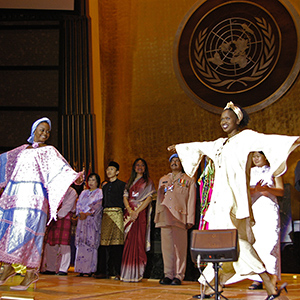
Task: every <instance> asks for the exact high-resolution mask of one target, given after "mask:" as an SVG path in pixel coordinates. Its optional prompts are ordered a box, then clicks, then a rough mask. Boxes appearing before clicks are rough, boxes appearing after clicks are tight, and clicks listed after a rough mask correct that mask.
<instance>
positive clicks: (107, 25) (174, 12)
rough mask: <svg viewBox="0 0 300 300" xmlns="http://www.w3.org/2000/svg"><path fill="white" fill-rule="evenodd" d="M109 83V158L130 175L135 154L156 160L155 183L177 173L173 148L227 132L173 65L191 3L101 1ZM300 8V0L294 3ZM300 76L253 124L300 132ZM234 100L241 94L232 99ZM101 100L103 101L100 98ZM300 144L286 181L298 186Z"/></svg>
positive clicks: (298, 196) (297, 211) (295, 201)
mask: <svg viewBox="0 0 300 300" xmlns="http://www.w3.org/2000/svg"><path fill="white" fill-rule="evenodd" d="M98 3H99V20H100V21H99V41H100V55H101V56H100V59H101V62H100V63H101V73H102V78H101V83H102V85H101V86H102V97H103V105H104V107H105V110H104V115H105V131H104V134H105V139H104V143H105V151H104V153H105V162H104V164H105V165H106V164H107V163H108V161H109V160H110V159H114V160H116V161H118V162H119V163H120V166H121V168H120V178H121V179H123V180H127V179H128V178H129V175H130V170H131V165H132V163H133V161H134V160H135V158H137V157H139V156H141V157H143V158H144V159H146V161H147V162H148V164H149V169H150V175H151V177H152V178H153V180H154V182H155V184H156V185H157V184H158V180H159V178H160V177H161V176H162V175H164V174H166V173H167V172H169V164H168V157H169V153H168V152H167V151H166V147H167V146H168V145H170V144H173V143H179V142H189V141H197V140H211V139H215V138H218V137H219V136H221V135H222V134H223V133H222V130H221V129H220V126H219V115H216V114H213V113H210V112H208V111H206V110H204V109H202V108H201V107H199V106H198V105H197V104H195V103H194V102H193V101H192V100H191V99H189V97H188V96H187V95H186V94H185V93H184V92H183V90H182V89H181V88H180V86H179V84H178V82H177V79H176V77H175V74H174V69H173V62H172V61H173V57H172V56H173V42H174V38H175V34H176V31H177V28H178V26H179V24H180V22H181V20H182V19H183V17H184V15H185V14H186V12H187V11H188V10H189V9H190V8H191V7H192V5H193V4H194V3H195V1H194V0H185V1H173V0H166V1H159V0H151V1H138V0H134V1H122V0H103V1H99V2H98ZM293 4H294V5H295V6H296V8H297V10H298V11H299V8H300V4H299V3H298V2H297V1H293ZM299 89H300V81H299V78H298V79H297V80H296V82H295V83H294V84H293V86H292V87H291V88H290V90H289V91H288V92H287V93H286V94H285V95H284V96H283V97H282V98H281V99H280V100H278V101H277V102H276V103H274V104H273V105H271V106H269V107H267V108H266V109H264V110H262V111H260V112H257V113H253V114H251V122H250V124H249V127H250V128H253V129H255V130H257V131H260V132H265V133H280V134H289V135H300V129H299V120H298V119H299V117H298V115H299V113H298V112H299V108H300V107H299V106H300V102H299V99H298V97H299V96H298V95H299ZM232 100H233V101H234V97H233V99H232ZM95 101H96V100H95ZM297 160H300V149H298V150H297V151H296V152H295V153H293V154H292V155H291V157H290V159H289V161H288V165H289V170H288V172H287V173H286V174H285V176H284V181H285V182H289V183H291V184H292V185H293V180H294V175H293V171H294V167H295V164H296V162H297ZM299 200H300V193H298V192H296V191H295V190H294V189H293V188H292V209H293V217H294V219H299V218H300V208H299Z"/></svg>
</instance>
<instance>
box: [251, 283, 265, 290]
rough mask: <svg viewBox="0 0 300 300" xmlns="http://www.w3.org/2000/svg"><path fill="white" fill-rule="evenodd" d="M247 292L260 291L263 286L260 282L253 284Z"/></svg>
mask: <svg viewBox="0 0 300 300" xmlns="http://www.w3.org/2000/svg"><path fill="white" fill-rule="evenodd" d="M248 289H249V290H262V289H263V284H262V282H253V283H252V284H251V285H250V286H249V287H248Z"/></svg>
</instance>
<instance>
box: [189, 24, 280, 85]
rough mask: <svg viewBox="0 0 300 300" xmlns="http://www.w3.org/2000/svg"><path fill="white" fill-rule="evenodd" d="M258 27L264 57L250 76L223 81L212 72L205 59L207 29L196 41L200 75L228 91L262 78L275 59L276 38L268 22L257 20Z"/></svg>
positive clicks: (197, 63) (201, 32) (196, 57)
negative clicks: (260, 31) (262, 41)
mask: <svg viewBox="0 0 300 300" xmlns="http://www.w3.org/2000/svg"><path fill="white" fill-rule="evenodd" d="M255 19H256V21H257V25H258V26H259V27H260V28H261V30H262V33H263V36H264V42H265V44H264V49H263V50H264V51H263V52H264V55H261V59H260V61H259V62H258V63H257V64H256V66H255V67H254V69H253V71H252V73H251V75H250V76H244V77H241V78H238V79H227V80H221V79H220V77H219V76H218V74H217V73H216V72H214V71H213V70H211V69H210V68H209V67H208V65H207V64H206V60H205V58H204V48H203V46H204V43H205V38H206V36H207V28H206V29H204V30H203V31H200V32H199V35H198V38H197V39H196V41H195V50H194V55H195V64H196V66H197V67H198V70H199V72H200V74H201V75H202V76H203V77H204V78H205V79H206V80H207V81H208V82H209V83H210V84H211V85H213V86H216V87H221V86H226V85H227V89H230V87H231V86H232V85H233V84H235V83H241V84H243V85H244V86H247V82H251V81H252V82H254V81H257V80H259V79H260V78H262V76H263V74H264V73H265V72H266V71H267V70H268V67H269V65H270V64H271V62H272V61H273V59H274V51H275V47H274V44H275V37H274V34H273V33H272V28H271V26H270V24H268V23H267V22H266V20H265V19H264V18H255Z"/></svg>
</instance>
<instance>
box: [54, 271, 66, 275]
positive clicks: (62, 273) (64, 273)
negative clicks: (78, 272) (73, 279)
mask: <svg viewBox="0 0 300 300" xmlns="http://www.w3.org/2000/svg"><path fill="white" fill-rule="evenodd" d="M56 275H58V276H67V275H68V273H66V272H63V271H59V272H57V273H56Z"/></svg>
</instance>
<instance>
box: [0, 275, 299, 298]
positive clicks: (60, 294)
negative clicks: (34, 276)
mask: <svg viewBox="0 0 300 300" xmlns="http://www.w3.org/2000/svg"><path fill="white" fill-rule="evenodd" d="M21 280H22V278H21V277H20V276H15V277H13V278H10V279H9V280H8V281H7V282H6V283H5V285H3V286H0V295H1V298H0V299H10V300H12V299H36V300H49V299H50V300H52V299H59V300H65V299H75V300H94V299H105V300H106V299H122V300H128V299H134V300H148V299H149V300H150V299H151V300H153V299H163V300H187V299H193V298H192V297H193V295H197V294H199V293H200V291H199V284H198V283H197V282H191V281H184V282H183V284H182V285H180V286H170V285H169V286H164V285H160V284H159V283H158V280H155V279H143V281H142V282H139V283H124V282H120V281H118V280H114V279H113V278H112V279H95V278H93V277H90V278H89V277H76V274H75V273H72V272H71V273H69V275H68V276H57V275H40V279H39V281H38V282H37V289H36V290H34V288H33V285H32V286H30V288H29V289H28V290H27V291H25V292H17V291H10V289H9V287H10V286H11V285H18V284H19V283H20V282H21ZM283 282H287V283H288V287H287V288H288V293H287V294H286V293H285V291H283V293H282V295H281V296H280V297H279V298H276V299H278V300H283V299H290V300H296V299H300V274H298V275H293V274H283V275H282V280H281V282H280V283H283ZM250 283H251V282H250V281H249V280H245V281H242V282H239V283H235V284H231V285H228V286H227V287H225V289H224V292H223V295H224V296H225V297H226V298H228V299H241V300H263V299H265V298H266V297H267V293H266V291H265V290H258V291H250V290H248V286H249V284H250ZM212 299H214V298H212ZM221 299H223V298H221Z"/></svg>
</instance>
